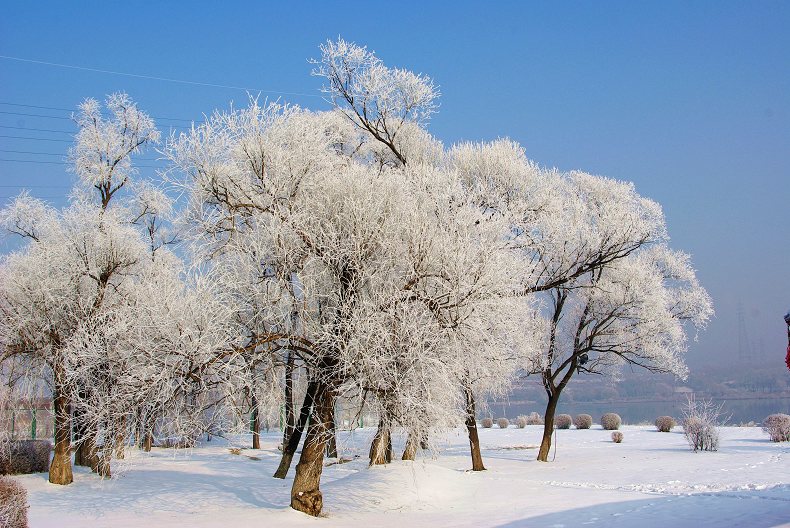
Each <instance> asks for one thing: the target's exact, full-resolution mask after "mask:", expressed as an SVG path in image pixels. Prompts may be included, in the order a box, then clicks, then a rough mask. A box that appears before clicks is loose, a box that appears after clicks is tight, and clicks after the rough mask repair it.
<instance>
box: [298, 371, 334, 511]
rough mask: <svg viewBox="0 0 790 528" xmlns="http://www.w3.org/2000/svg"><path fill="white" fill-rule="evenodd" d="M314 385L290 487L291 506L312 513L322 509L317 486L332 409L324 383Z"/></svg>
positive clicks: (322, 464) (321, 498)
mask: <svg viewBox="0 0 790 528" xmlns="http://www.w3.org/2000/svg"><path fill="white" fill-rule="evenodd" d="M316 385H317V387H316V389H315V405H314V406H313V413H312V419H311V420H310V426H309V427H308V428H307V436H306V437H305V440H304V447H303V448H302V455H301V456H300V457H299V463H298V464H297V465H296V475H295V476H294V483H293V487H292V488H291V508H293V509H294V510H297V511H300V512H304V513H306V514H308V515H312V516H314V517H317V516H318V515H319V514H320V513H321V509H322V508H323V504H324V503H323V496H322V495H321V490H320V489H319V486H320V484H321V472H322V471H323V469H324V449H325V443H326V426H327V424H328V422H329V417H330V414H331V412H332V408H331V405H330V401H329V400H331V398H330V397H328V396H329V395H328V394H327V388H326V387H325V386H324V384H323V383H320V384H319V383H317V384H316Z"/></svg>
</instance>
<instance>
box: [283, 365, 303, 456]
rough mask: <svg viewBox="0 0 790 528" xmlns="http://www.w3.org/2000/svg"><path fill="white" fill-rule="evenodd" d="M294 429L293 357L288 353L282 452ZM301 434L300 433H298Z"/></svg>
mask: <svg viewBox="0 0 790 528" xmlns="http://www.w3.org/2000/svg"><path fill="white" fill-rule="evenodd" d="M295 427H296V416H295V413H294V357H293V354H291V352H290V351H288V358H287V359H286V363H285V427H283V452H285V446H287V445H288V439H289V438H291V435H292V434H293V432H294V428H295ZM300 434H301V433H300Z"/></svg>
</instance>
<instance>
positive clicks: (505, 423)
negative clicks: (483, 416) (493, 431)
mask: <svg viewBox="0 0 790 528" xmlns="http://www.w3.org/2000/svg"><path fill="white" fill-rule="evenodd" d="M496 424H497V425H498V426H499V428H500V429H507V428H508V426H509V425H510V420H508V419H507V418H497V421H496Z"/></svg>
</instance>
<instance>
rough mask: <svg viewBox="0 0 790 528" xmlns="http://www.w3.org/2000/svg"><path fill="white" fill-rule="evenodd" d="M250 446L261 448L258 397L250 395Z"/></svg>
mask: <svg viewBox="0 0 790 528" xmlns="http://www.w3.org/2000/svg"><path fill="white" fill-rule="evenodd" d="M252 448H253V449H260V448H261V417H260V415H259V414H258V398H256V397H255V394H253V395H252Z"/></svg>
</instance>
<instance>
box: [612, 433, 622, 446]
mask: <svg viewBox="0 0 790 528" xmlns="http://www.w3.org/2000/svg"><path fill="white" fill-rule="evenodd" d="M622 441H623V433H621V432H620V431H614V432H612V442H614V443H615V444H619V443H620V442H622Z"/></svg>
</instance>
